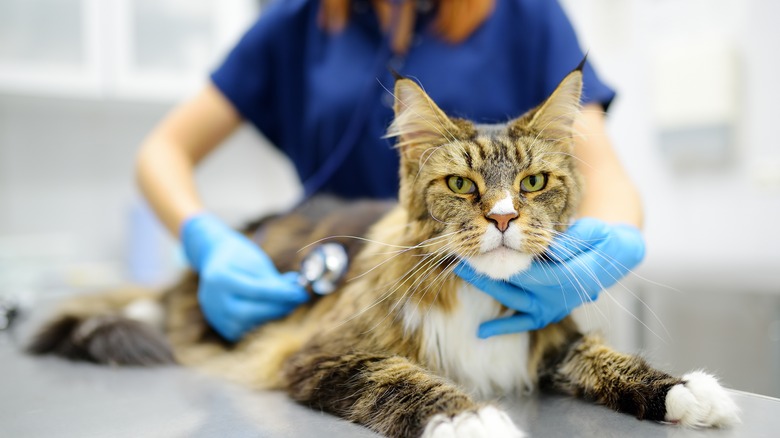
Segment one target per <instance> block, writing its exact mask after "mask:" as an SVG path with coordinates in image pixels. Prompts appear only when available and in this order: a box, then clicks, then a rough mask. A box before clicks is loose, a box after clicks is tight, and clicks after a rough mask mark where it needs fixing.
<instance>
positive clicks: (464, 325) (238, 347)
mask: <svg viewBox="0 0 780 438" xmlns="http://www.w3.org/2000/svg"><path fill="white" fill-rule="evenodd" d="M581 87H582V73H581V69H577V70H575V71H574V72H572V73H571V74H569V75H568V76H567V77H566V78H565V79H564V80H563V81H562V83H561V84H560V85H559V87H558V88H557V89H556V91H555V92H554V93H553V94H552V95H551V96H550V97H549V98H548V99H547V100H546V101H545V102H544V103H543V104H542V105H540V106H539V107H537V108H536V109H534V110H532V111H530V112H529V113H527V114H525V115H523V116H521V117H520V118H518V119H515V120H513V121H511V122H509V123H507V124H505V125H490V126H481V125H475V124H473V123H471V122H468V121H466V120H461V119H453V118H449V117H447V116H446V115H445V114H444V113H443V112H442V111H441V110H440V109H439V108H438V107H437V106H436V105H435V103H434V102H433V101H432V100H431V99H430V98H429V97H428V96H427V95H426V94H425V93H424V91H423V90H422V89H421V88H420V87H418V86H417V85H416V84H415V83H414V82H412V81H410V80H408V79H399V80H398V81H397V82H396V87H395V94H396V99H397V103H396V107H395V112H396V117H395V120H394V122H393V124H392V126H391V127H390V131H389V135H391V136H395V137H398V148H399V152H400V154H401V157H402V158H401V169H400V175H401V187H400V193H399V202H398V204H397V205H395V204H387V203H356V204H348V205H345V204H343V203H340V202H337V201H335V200H315V201H313V202H311V203H309V204H306V205H304V206H303V207H302V208H300V209H299V210H298V211H296V212H293V213H291V214H289V215H286V216H280V217H274V218H269V219H267V220H264V221H262V223H259V224H256V226H254V227H252V228H251V229H250V230H249V231H248V233H247V234H248V235H249V236H250V237H252V238H254V239H255V240H256V241H257V242H258V244H260V245H261V246H262V247H263V249H264V250H265V251H266V252H267V253H268V254H269V255H270V256H271V257H272V258H273V259H274V261H275V263H276V264H277V266H278V267H279V269H280V271H287V270H295V269H296V268H297V266H298V263H299V261H300V258H301V257H302V256H303V255H304V254H305V252H306V251H300V252H299V251H298V250H300V249H301V248H304V247H305V246H306V245H307V244H309V243H311V242H315V241H317V240H318V239H322V238H328V237H330V236H347V235H352V236H364V235H365V236H366V238H367V239H366V240H365V241H364V240H357V239H351V238H346V237H332V240H336V241H341V242H342V243H344V244H345V245H347V246H348V247H349V251H350V253H351V255H352V260H353V262H352V264H351V267H350V270H349V273H348V275H347V278H348V280H347V281H346V282H345V283H343V285H342V286H341V287H340V290H339V291H338V292H337V293H335V294H333V295H329V296H326V297H324V298H322V299H320V300H318V301H316V302H315V303H313V304H310V305H305V306H302V307H300V308H299V309H297V310H296V311H295V312H293V313H292V314H291V315H290V316H289V317H287V318H285V319H283V320H280V321H277V322H273V323H269V324H266V325H264V326H262V327H260V328H258V329H256V330H255V331H253V332H250V333H249V334H248V335H247V336H246V337H245V338H244V339H242V340H241V341H240V342H239V343H237V344H235V345H228V344H227V343H225V342H223V341H222V340H221V339H220V338H219V337H218V336H216V335H215V334H214V333H213V332H212V331H211V330H210V329H209V328H208V326H207V325H206V324H205V322H204V320H203V318H202V316H201V313H200V310H199V307H198V303H197V297H196V291H197V277H196V276H195V275H193V274H190V275H188V276H187V277H186V278H185V279H184V280H183V281H182V282H180V283H179V284H178V285H177V286H176V287H174V288H172V289H170V290H168V291H167V292H166V293H165V294H164V295H162V297H157V296H153V295H149V296H142V295H143V294H141V293H137V292H136V293H127V294H124V295H123V294H113V295H111V294H110V295H106V296H99V297H92V298H88V299H83V300H79V301H76V302H72V303H70V304H69V305H68V307H67V308H66V309H64V310H63V311H62V313H61V314H60V317H59V318H58V319H57V320H55V321H54V322H53V323H51V324H50V325H49V326H47V328H45V329H43V330H42V331H41V332H40V334H39V336H38V337H37V338H36V340H35V341H34V342H33V344H32V345H31V348H30V350H31V351H33V352H36V353H57V354H60V355H62V356H66V357H70V358H74V359H83V360H91V361H95V362H101V363H119V364H155V363H170V362H173V361H174V360H175V361H176V362H179V363H182V364H185V365H189V366H194V367H197V368H200V369H203V370H206V371H208V372H211V373H214V374H218V375H221V376H224V377H226V378H229V379H231V380H235V381H238V382H241V383H243V384H245V385H247V386H249V387H252V388H258V389H260V388H274V389H282V390H285V391H287V392H288V393H289V394H290V396H291V397H292V398H293V399H295V400H297V401H299V402H301V403H303V404H306V405H308V406H311V407H313V408H315V409H317V410H322V411H327V412H331V413H333V414H335V415H338V416H340V417H342V418H345V419H348V420H350V421H354V422H357V423H360V424H364V425H366V426H367V427H369V428H371V429H373V430H375V431H377V432H379V433H382V434H385V435H387V436H393V437H416V436H436V437H440V436H490V437H493V436H522V433H521V432H520V431H519V430H518V429H517V428H516V427H515V426H514V425H513V424H512V421H511V420H510V419H509V417H508V416H507V415H506V414H505V413H503V412H501V411H500V410H499V409H498V408H495V407H493V406H491V405H490V404H489V400H490V399H493V398H495V397H498V396H503V395H507V394H522V393H524V392H526V391H528V390H531V389H533V388H535V387H537V386H541V387H544V388H548V389H550V390H554V391H560V392H564V393H568V394H572V395H576V396H579V397H583V398H586V399H589V400H593V401H596V402H598V403H602V404H604V405H607V406H609V407H610V408H612V409H615V410H618V411H622V412H626V413H629V414H632V415H635V416H636V417H638V418H644V419H650V420H656V421H669V422H679V423H682V424H683V425H686V426H722V425H728V424H731V423H733V422H735V421H737V408H736V406H735V405H734V403H733V402H732V401H731V400H730V398H729V397H728V395H727V394H726V393H725V391H724V390H723V389H722V388H721V387H720V386H719V385H718V383H717V382H716V381H715V379H714V378H712V377H711V376H708V375H706V374H704V373H692V374H689V375H687V376H683V377H681V378H680V377H674V376H670V375H668V374H666V373H664V372H661V371H658V370H655V369H653V368H652V367H650V366H649V365H648V364H647V363H646V362H645V361H643V360H642V359H641V358H639V357H636V356H632V355H627V354H621V353H618V352H615V351H613V350H611V349H610V348H609V347H607V346H605V345H604V344H603V343H602V342H601V341H600V340H599V339H598V338H596V337H593V336H589V335H583V334H581V333H580V332H579V331H578V329H577V327H576V325H575V323H574V321H573V320H572V319H571V318H566V319H564V320H563V321H561V322H559V323H555V324H551V325H549V326H547V327H545V328H544V329H541V330H537V331H533V332H529V333H520V334H512V335H504V336H497V337H493V338H489V339H478V338H477V337H476V331H477V326H478V325H479V324H480V323H481V322H484V321H486V320H490V319H495V318H497V317H500V316H502V315H506V314H507V312H508V310H507V309H506V308H504V307H503V306H501V305H500V304H499V303H498V302H496V301H495V300H493V299H492V298H491V297H490V296H488V295H487V294H484V293H482V292H480V291H478V290H477V289H475V288H474V287H473V286H471V285H469V284H467V283H465V282H464V281H462V280H461V279H459V278H458V277H457V276H455V275H454V274H452V270H453V268H454V266H455V265H456V264H457V263H458V262H459V261H460V260H466V261H468V262H469V263H471V264H472V266H474V267H475V268H476V269H477V270H478V271H481V272H483V273H484V274H485V275H488V276H490V277H493V278H499V279H501V278H506V277H508V276H509V275H512V274H514V273H516V272H518V271H521V270H523V269H524V268H526V267H527V266H528V264H529V263H530V262H531V261H532V259H533V258H535V257H541V256H542V254H543V253H544V252H545V250H546V249H547V247H548V245H549V244H550V242H551V240H552V237H553V235H554V233H555V232H561V231H564V229H565V224H567V223H569V222H570V220H571V219H572V217H573V216H574V214H575V211H576V208H577V205H578V201H579V197H580V187H581V181H580V178H579V176H578V174H577V171H576V168H575V163H574V160H573V158H572V156H571V152H572V143H573V140H572V136H573V134H572V129H573V128H572V126H573V123H574V121H575V117H576V116H577V114H578V109H579V99H580V92H581ZM534 174H543V175H545V176H546V178H547V183H546V186H545V187H544V188H543V189H542V190H539V191H536V192H524V191H521V190H520V181H521V180H522V179H523V178H524V177H525V176H528V175H534ZM451 176H460V177H465V178H469V179H470V180H472V181H473V182H474V183H475V184H476V191H475V192H474V193H472V194H458V193H455V192H454V191H453V190H452V189H451V188H449V187H448V179H449V177H451ZM369 226H370V229H369ZM500 229H502V230H503V231H500ZM140 298H143V299H144V300H145V301H139V299H140ZM155 303H161V304H163V305H164V308H165V310H166V312H165V315H164V317H161V316H162V315H155V314H154V312H153V310H154V308H155V306H154V304H155ZM139 320H144V321H143V323H141V322H139ZM154 324H160V328H162V329H163V330H159V331H155V330H153V329H152V328H151V325H154ZM163 334H164V335H163Z"/></svg>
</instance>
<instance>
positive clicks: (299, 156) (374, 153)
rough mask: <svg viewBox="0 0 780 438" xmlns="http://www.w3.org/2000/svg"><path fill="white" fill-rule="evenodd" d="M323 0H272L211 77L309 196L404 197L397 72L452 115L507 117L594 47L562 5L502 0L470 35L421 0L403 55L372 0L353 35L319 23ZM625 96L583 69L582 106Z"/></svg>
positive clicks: (363, 0)
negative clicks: (395, 130)
mask: <svg viewBox="0 0 780 438" xmlns="http://www.w3.org/2000/svg"><path fill="white" fill-rule="evenodd" d="M319 3H320V2H319V1H318V0H279V1H276V2H274V3H272V4H271V5H269V6H268V7H266V8H265V9H264V10H263V12H262V14H261V16H260V18H259V19H258V21H257V22H256V23H255V24H254V25H253V26H252V27H251V28H250V29H249V31H248V32H247V33H246V34H245V35H244V36H243V38H242V39H241V40H240V42H239V43H238V44H237V45H236V46H235V47H234V48H233V50H232V51H231V52H230V53H229V55H228V56H227V58H226V59H225V61H224V62H223V64H222V65H221V66H219V67H218V68H217V69H216V70H215V71H214V72H213V73H212V75H211V80H212V82H213V83H214V85H215V86H216V87H217V88H218V89H219V90H220V91H221V92H222V93H223V94H224V95H225V97H226V98H227V99H228V100H229V101H230V102H232V104H233V105H234V106H235V108H236V109H237V110H238V112H239V113H240V114H241V116H242V117H243V118H244V119H245V120H247V121H249V122H250V123H252V124H253V125H254V126H255V127H256V128H257V129H258V130H259V131H260V132H262V133H263V134H264V135H265V136H266V138H268V139H269V140H270V141H271V143H273V144H274V145H275V146H276V147H277V148H279V149H280V150H281V151H282V152H283V153H284V154H286V155H287V156H288V157H289V158H290V159H291V160H292V162H293V164H294V166H295V169H296V171H297V173H298V176H299V178H300V179H301V181H302V182H303V184H304V189H305V191H306V195H312V194H314V193H319V192H325V193H331V194H335V195H338V196H342V197H345V198H358V197H371V198H393V197H396V196H397V191H398V153H397V151H396V150H395V149H393V141H392V140H391V139H384V138H382V137H383V135H384V133H385V131H386V129H387V127H388V125H389V124H390V122H391V121H392V117H393V111H392V103H393V97H392V95H391V94H390V92H391V91H392V89H393V83H394V79H393V74H392V71H391V70H395V71H397V72H398V73H400V74H401V75H403V76H406V77H410V78H413V79H415V80H417V81H418V82H419V83H420V84H421V85H422V87H423V88H424V89H425V91H426V92H427V93H428V95H430V96H431V98H432V99H433V100H434V101H435V102H436V103H437V104H438V105H439V106H440V107H441V109H442V110H444V112H445V113H447V114H448V115H450V116H455V117H462V118H466V119H469V120H472V121H475V122H478V123H500V122H505V121H507V120H510V119H512V118H515V117H517V116H520V115H521V114H523V113H524V112H526V111H527V110H529V109H531V108H533V107H534V106H536V105H538V104H539V103H541V102H542V101H543V100H544V99H545V98H546V97H547V96H548V95H549V94H550V93H551V92H552V91H553V90H554V89H555V87H556V85H557V84H558V82H559V81H560V80H561V79H563V78H564V77H565V76H566V74H568V73H569V72H570V71H571V70H573V69H574V68H575V67H576V66H577V65H578V64H579V63H580V61H581V60H582V58H583V53H582V51H581V49H580V47H579V44H578V42H577V38H576V36H575V34H574V31H573V29H572V26H571V24H570V22H569V20H568V19H567V17H566V16H565V14H564V12H563V10H562V9H561V7H560V5H559V4H558V2H557V1H554V0H496V6H495V10H494V12H493V14H492V15H491V16H490V17H489V18H488V19H487V20H486V21H485V22H484V23H483V24H482V25H481V26H480V27H479V28H478V29H477V30H476V31H475V32H474V33H473V34H472V35H471V36H469V38H468V39H466V40H465V41H463V42H461V43H459V44H452V43H448V42H446V41H443V40H442V39H440V38H439V37H437V35H436V34H435V32H434V31H433V29H432V24H433V18H434V16H435V13H436V10H435V6H429V7H428V9H429V10H427V11H426V10H424V9H420V8H424V5H425V4H433V3H431V2H428V3H425V2H420V5H422V6H419V7H418V9H420V10H419V12H418V17H417V20H416V24H415V31H414V36H413V40H412V41H413V42H412V44H411V47H410V48H409V50H408V52H407V53H406V54H404V55H393V54H392V53H391V51H390V49H389V47H388V40H387V37H386V36H384V35H383V34H382V32H381V31H380V26H379V22H378V19H377V17H376V15H375V13H374V10H373V8H372V7H371V5H370V2H369V0H355V1H354V2H353V7H352V11H351V14H350V19H349V21H348V24H347V26H346V27H345V29H344V30H343V31H342V32H339V33H328V32H326V31H324V30H323V29H322V28H321V27H320V26H319V25H318V23H317V14H318V10H319V6H320V5H319ZM613 97H614V92H613V91H612V90H611V89H610V88H609V87H607V86H606V85H604V84H603V83H602V82H601V81H600V80H599V79H598V78H597V76H596V74H595V73H594V71H593V68H592V67H591V66H590V65H586V66H585V69H584V95H583V102H584V103H589V102H599V103H601V104H603V105H604V107H605V108H606V107H607V106H608V105H609V103H610V102H611V100H612V99H613Z"/></svg>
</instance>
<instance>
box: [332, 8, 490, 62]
mask: <svg viewBox="0 0 780 438" xmlns="http://www.w3.org/2000/svg"><path fill="white" fill-rule="evenodd" d="M352 1H353V0H321V2H322V4H321V8H320V16H319V19H320V25H321V26H322V27H323V28H324V29H325V30H326V31H328V32H339V31H341V30H342V29H343V28H344V26H345V25H346V24H347V21H348V20H349V14H350V10H351V6H352V5H351V3H352ZM432 1H434V2H435V3H436V4H437V12H436V18H435V21H434V30H435V31H436V33H437V34H438V35H439V36H440V37H441V38H442V39H444V40H445V41H448V42H451V43H459V42H461V41H463V40H465V39H466V38H468V37H469V36H470V35H471V34H472V33H473V32H474V31H475V30H476V29H477V28H478V27H479V26H480V25H481V24H482V23H483V22H484V21H485V20H486V19H487V18H488V17H489V16H490V14H491V13H492V12H493V8H494V6H495V0H432ZM371 3H372V4H373V6H374V8H375V9H376V11H377V15H378V16H379V17H380V21H381V24H382V27H383V28H384V30H385V31H387V30H388V28H389V26H390V23H389V21H390V18H389V17H390V16H391V15H392V14H391V9H392V7H393V4H392V2H391V1H389V0H371ZM398 3H400V5H401V6H400V8H401V9H400V15H399V17H398V23H397V24H396V29H395V30H394V31H393V33H394V35H393V38H392V41H391V45H392V48H393V51H394V52H396V53H404V52H406V50H407V49H408V48H409V44H410V42H411V36H412V29H413V28H414V20H415V18H416V15H417V10H416V4H417V1H416V0H399V1H398Z"/></svg>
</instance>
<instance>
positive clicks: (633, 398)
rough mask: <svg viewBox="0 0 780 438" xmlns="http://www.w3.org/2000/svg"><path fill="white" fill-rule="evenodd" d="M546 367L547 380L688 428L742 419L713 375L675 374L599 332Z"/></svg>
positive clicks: (617, 407) (616, 406)
mask: <svg viewBox="0 0 780 438" xmlns="http://www.w3.org/2000/svg"><path fill="white" fill-rule="evenodd" d="M548 366H550V369H548V370H543V372H542V376H543V383H545V384H549V385H551V386H553V387H554V388H555V389H557V390H561V391H564V392H567V393H570V394H574V395H578V396H582V397H584V398H586V399H590V400H595V401H597V402H599V403H602V404H605V405H607V406H609V407H611V408H613V409H615V410H617V411H620V412H626V413H629V414H633V415H635V416H637V418H640V419H648V420H655V421H666V422H670V423H678V424H681V425H683V426H686V427H723V426H729V425H732V424H735V423H737V422H739V408H738V407H737V405H736V404H735V403H734V401H733V400H732V399H731V397H729V395H728V393H727V392H726V390H725V389H724V388H723V387H722V386H720V384H719V383H718V381H717V380H716V379H715V378H714V377H713V376H711V375H709V374H707V373H704V372H701V371H697V372H693V373H689V374H686V375H685V376H683V377H682V378H677V377H673V376H670V375H669V374H666V373H664V372H662V371H658V370H656V369H654V368H652V367H651V366H650V365H648V364H647V362H645V361H644V360H643V359H642V358H640V357H637V356H633V355H629V354H623V353H618V352H616V351H614V350H612V349H611V348H609V347H607V346H605V345H604V344H603V343H602V342H601V341H600V340H599V339H598V338H595V337H590V336H585V337H582V338H581V339H579V340H577V341H576V342H573V343H572V344H571V345H570V346H569V350H568V352H566V354H565V355H563V359H562V360H561V361H560V362H558V363H556V364H548Z"/></svg>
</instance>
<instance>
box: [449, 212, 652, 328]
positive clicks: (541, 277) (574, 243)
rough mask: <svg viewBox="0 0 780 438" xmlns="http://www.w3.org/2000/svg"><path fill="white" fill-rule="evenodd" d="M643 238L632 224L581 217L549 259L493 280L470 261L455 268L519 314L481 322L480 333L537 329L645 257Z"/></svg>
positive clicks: (554, 246) (591, 298)
mask: <svg viewBox="0 0 780 438" xmlns="http://www.w3.org/2000/svg"><path fill="white" fill-rule="evenodd" d="M644 255H645V243H644V239H643V238H642V234H641V233H640V232H639V230H638V229H637V228H636V227H633V226H631V225H609V224H607V223H605V222H602V221H600V220H598V219H592V218H583V219H580V220H578V221H577V222H575V223H574V225H572V226H571V227H570V228H569V229H568V230H567V231H566V232H565V233H563V234H560V235H558V236H557V237H556V238H554V239H553V241H552V243H551V244H550V247H549V249H548V251H547V259H546V260H535V261H534V262H533V263H531V266H530V267H529V268H528V269H526V270H525V271H523V272H521V273H519V274H515V275H514V276H512V277H510V278H509V279H508V280H507V281H501V280H493V279H491V278H489V277H487V276H485V275H483V274H480V273H478V272H476V271H474V269H473V268H472V267H471V266H469V265H468V264H466V263H460V264H459V265H458V266H457V267H456V269H455V273H456V274H457V275H459V276H460V277H461V278H463V279H464V280H466V281H468V282H469V283H471V284H473V285H474V286H476V287H477V288H479V289H480V290H482V291H484V292H486V293H488V294H489V295H491V296H492V297H493V298H495V299H496V300H498V301H499V302H501V303H502V304H503V305H505V306H507V307H509V308H510V309H514V310H516V311H517V314H515V315H512V316H510V317H507V318H500V319H494V320H492V321H487V322H485V323H482V324H481V325H480V327H479V331H478V333H477V335H478V336H479V337H480V338H488V337H490V336H495V335H501V334H507V333H518V332H524V331H528V330H538V329H541V328H543V327H545V326H547V325H548V324H550V323H553V322H558V321H560V320H562V319H563V318H565V317H566V315H568V314H569V313H571V311H572V310H574V308H575V307H577V306H579V305H581V304H582V303H584V302H590V301H594V300H595V299H596V298H597V297H598V294H599V292H601V291H602V290H603V289H606V288H608V287H610V286H612V285H613V284H615V283H617V282H618V281H619V280H620V279H621V278H623V277H624V276H625V275H626V274H627V273H628V271H630V270H631V269H633V268H634V267H635V266H636V265H638V264H639V262H641V261H642V259H643V258H644Z"/></svg>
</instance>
